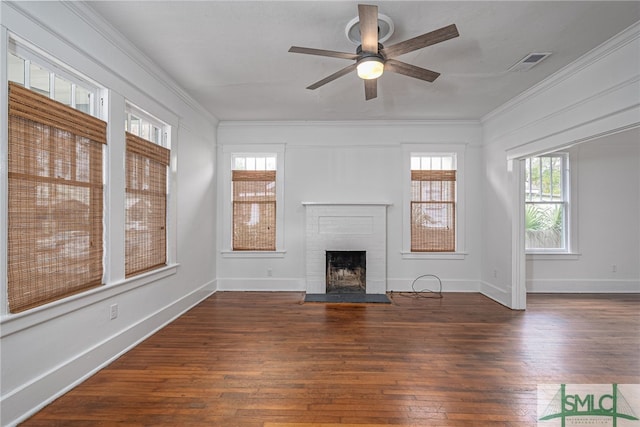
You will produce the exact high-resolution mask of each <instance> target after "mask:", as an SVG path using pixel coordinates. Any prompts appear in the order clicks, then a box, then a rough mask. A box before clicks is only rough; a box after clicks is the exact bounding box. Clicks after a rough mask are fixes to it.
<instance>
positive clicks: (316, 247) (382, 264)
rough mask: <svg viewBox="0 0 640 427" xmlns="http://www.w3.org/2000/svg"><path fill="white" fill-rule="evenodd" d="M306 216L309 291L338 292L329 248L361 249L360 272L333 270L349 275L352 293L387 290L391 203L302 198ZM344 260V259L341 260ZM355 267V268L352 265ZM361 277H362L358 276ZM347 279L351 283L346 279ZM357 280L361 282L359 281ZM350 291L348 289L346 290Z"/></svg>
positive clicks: (332, 249)
mask: <svg viewBox="0 0 640 427" xmlns="http://www.w3.org/2000/svg"><path fill="white" fill-rule="evenodd" d="M302 204H303V205H304V206H305V209H306V216H305V236H306V239H305V258H306V261H305V262H306V268H305V277H306V291H307V294H325V293H328V292H332V293H337V291H336V292H334V291H333V290H329V288H328V287H327V283H328V280H327V278H328V274H329V268H328V264H327V252H330V251H335V252H342V253H350V254H353V253H361V254H362V255H359V256H360V257H361V258H362V268H361V270H360V269H358V271H361V273H359V274H358V275H356V273H355V271H348V270H345V269H343V268H342V267H338V268H337V270H338V271H335V272H333V273H332V274H334V275H336V276H340V275H342V276H343V279H347V280H345V281H343V282H342V283H339V285H338V286H339V287H343V286H345V285H348V286H349V287H350V289H349V291H348V293H355V292H362V288H364V289H365V291H364V293H365V294H384V293H385V292H386V290H387V272H386V265H387V252H386V250H387V241H386V238H387V236H386V235H387V230H386V226H387V206H389V204H388V203H319V202H302ZM340 262H342V261H340ZM351 270H355V269H353V268H351ZM356 277H358V278H356ZM344 282H347V283H344ZM355 283H357V285H356V284H355ZM345 293H347V292H345Z"/></svg>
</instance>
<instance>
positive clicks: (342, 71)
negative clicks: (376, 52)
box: [307, 64, 356, 90]
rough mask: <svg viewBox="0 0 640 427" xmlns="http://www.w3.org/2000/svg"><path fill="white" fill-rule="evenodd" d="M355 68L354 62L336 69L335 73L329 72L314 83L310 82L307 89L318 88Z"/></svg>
mask: <svg viewBox="0 0 640 427" xmlns="http://www.w3.org/2000/svg"><path fill="white" fill-rule="evenodd" d="M355 69H356V64H351V65H349V66H348V67H344V68H343V69H341V70H338V71H336V72H335V73H333V74H331V75H330V76H328V77H325V78H324V79H322V80H320V81H317V82H315V83H314V84H312V85H311V86H307V89H311V90H314V89H318V88H319V87H320V86H322V85H325V84H327V83H329V82H332V81H334V80H335V79H337V78H338V77H342V76H344V75H345V74H349V73H350V72H352V71H353V70H355Z"/></svg>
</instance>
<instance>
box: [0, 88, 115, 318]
mask: <svg viewBox="0 0 640 427" xmlns="http://www.w3.org/2000/svg"><path fill="white" fill-rule="evenodd" d="M8 130H9V143H8V145H9V152H8V160H9V167H8V172H9V173H8V184H9V189H8V207H9V209H8V218H7V220H8V244H7V246H8V257H7V273H8V274H7V275H8V289H7V291H8V292H7V295H8V300H9V310H10V311H11V312H12V313H16V312H20V311H24V310H27V309H29V308H32V307H36V306H39V305H42V304H45V303H47V302H50V301H54V300H57V299H60V298H63V297H65V296H68V295H72V294H75V293H78V292H81V291H84V290H86V289H89V288H92V287H95V286H99V285H100V284H101V283H102V275H103V265H102V253H103V244H102V231H103V202H102V200H103V196H102V193H103V183H102V145H103V144H106V142H107V137H106V132H107V124H106V123H105V122H103V121H102V120H99V119H97V118H95V117H92V116H89V115H87V114H85V113H83V112H81V111H78V110H76V109H73V108H71V107H67V106H65V105H63V104H61V103H59V102H56V101H53V100H51V99H49V98H47V97H45V96H42V95H39V94H37V93H35V92H32V91H31V90H29V89H25V88H24V87H22V86H20V85H18V84H15V83H13V82H10V83H9V129H8Z"/></svg>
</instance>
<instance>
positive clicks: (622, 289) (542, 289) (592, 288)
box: [527, 279, 640, 294]
mask: <svg viewBox="0 0 640 427" xmlns="http://www.w3.org/2000/svg"><path fill="white" fill-rule="evenodd" d="M527 292H529V293H603V294H620V293H624V294H637V293H640V280H632V279H629V280H610V279H536V280H527Z"/></svg>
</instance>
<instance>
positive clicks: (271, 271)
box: [267, 268, 273, 277]
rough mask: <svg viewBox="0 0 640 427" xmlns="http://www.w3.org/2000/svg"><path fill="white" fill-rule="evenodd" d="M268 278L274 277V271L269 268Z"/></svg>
mask: <svg viewBox="0 0 640 427" xmlns="http://www.w3.org/2000/svg"><path fill="white" fill-rule="evenodd" d="M267 276H269V277H271V276H273V269H272V268H267Z"/></svg>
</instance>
